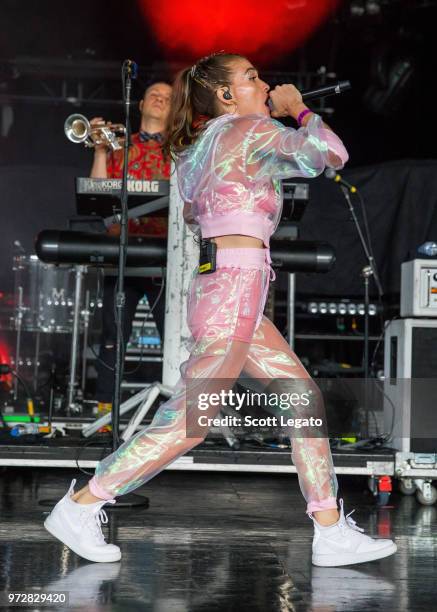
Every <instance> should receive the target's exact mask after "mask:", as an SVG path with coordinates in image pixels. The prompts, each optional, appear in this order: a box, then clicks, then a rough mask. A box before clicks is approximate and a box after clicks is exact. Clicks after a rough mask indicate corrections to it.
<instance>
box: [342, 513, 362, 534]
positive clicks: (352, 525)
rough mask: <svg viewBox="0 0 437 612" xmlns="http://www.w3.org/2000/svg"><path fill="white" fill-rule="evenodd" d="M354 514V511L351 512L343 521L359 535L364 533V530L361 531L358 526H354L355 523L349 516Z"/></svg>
mask: <svg viewBox="0 0 437 612" xmlns="http://www.w3.org/2000/svg"><path fill="white" fill-rule="evenodd" d="M353 512H355V509H354V510H352V512H349V514H346V516H345V520H346V523H347V524H348V525H349V527H350V528H351V529H353V530H354V531H360V532H361V533H364V529H362V528H361V527H358V525H357V524H356V522H355V521H354V519H353V518H351V514H352V513H353Z"/></svg>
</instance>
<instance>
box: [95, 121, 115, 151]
mask: <svg viewBox="0 0 437 612" xmlns="http://www.w3.org/2000/svg"><path fill="white" fill-rule="evenodd" d="M106 125H108V126H110V125H111V124H110V123H108V124H106V121H105V120H104V119H103V117H93V118H92V119H91V120H90V126H91V127H92V128H95V127H105V126H106ZM91 139H92V141H93V142H94V143H95V144H94V149H95V151H96V152H97V151H102V152H104V153H106V151H107V150H108V149H109V145H108V143H107V142H106V141H103V142H101V138H100V136H99V133H98V132H96V133H92V134H91ZM99 141H100V142H99Z"/></svg>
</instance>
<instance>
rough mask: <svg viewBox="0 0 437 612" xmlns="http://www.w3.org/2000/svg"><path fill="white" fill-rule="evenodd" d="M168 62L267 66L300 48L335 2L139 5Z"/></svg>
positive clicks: (191, 0)
mask: <svg viewBox="0 0 437 612" xmlns="http://www.w3.org/2000/svg"><path fill="white" fill-rule="evenodd" d="M138 1H139V2H140V5H141V8H142V11H143V14H144V15H145V17H146V18H147V20H148V22H149V23H150V25H151V26H152V28H153V29H154V31H155V33H156V36H157V38H158V40H159V41H160V43H161V45H162V47H163V49H164V52H165V54H166V56H167V57H168V58H169V59H178V60H184V61H191V60H193V59H197V58H199V57H202V56H203V55H207V54H209V53H211V52H213V51H220V50H222V49H223V50H226V51H229V52H234V53H241V54H243V55H247V56H248V57H250V59H252V60H253V61H256V62H257V63H258V64H260V65H268V63H269V62H271V61H272V60H273V59H275V58H277V57H280V56H283V55H284V54H285V53H287V52H289V51H291V50H293V49H295V48H296V47H297V46H298V45H300V44H301V43H303V42H304V41H305V40H306V39H307V38H308V36H309V35H310V34H311V33H312V32H313V31H314V30H315V29H316V28H317V27H318V26H319V25H320V24H321V23H322V22H323V21H324V20H325V19H326V17H327V16H328V15H329V14H330V13H332V12H333V11H334V10H335V9H336V7H337V5H338V4H339V2H340V0H276V1H275V0H273V2H267V1H266V0H213V1H212V2H210V3H208V2H205V0H165V2H156V0H138Z"/></svg>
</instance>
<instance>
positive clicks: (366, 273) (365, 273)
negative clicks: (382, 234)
mask: <svg viewBox="0 0 437 612" xmlns="http://www.w3.org/2000/svg"><path fill="white" fill-rule="evenodd" d="M340 188H341V190H342V192H343V195H344V198H345V200H346V203H347V206H348V208H349V212H350V214H351V217H352V220H353V222H354V224H355V227H356V230H357V233H358V236H359V239H360V242H361V246H362V247H363V251H364V255H365V257H366V259H367V262H368V265H366V266H364V268H363V269H362V271H361V275H362V277H363V279H364V355H363V369H364V406H365V409H366V435H367V436H368V435H369V411H368V408H367V403H368V396H369V393H368V384H369V305H370V296H369V279H370V277H372V276H373V278H374V280H375V284H376V287H377V289H378V293H379V295H380V296H382V295H383V291H382V286H381V282H380V280H379V276H378V271H377V269H376V266H375V260H374V258H373V256H372V254H371V252H370V248H369V245H368V244H367V243H366V239H365V237H364V234H363V231H362V229H361V225H360V222H359V220H358V217H357V214H356V212H355V208H354V205H353V204H352V199H351V197H350V193H349V189H348V188H347V187H346V186H345V185H340Z"/></svg>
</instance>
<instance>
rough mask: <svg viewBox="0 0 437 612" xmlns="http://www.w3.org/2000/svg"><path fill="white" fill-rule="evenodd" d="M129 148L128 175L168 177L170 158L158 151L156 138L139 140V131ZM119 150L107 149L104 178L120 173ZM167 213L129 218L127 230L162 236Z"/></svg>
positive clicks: (122, 155) (160, 146)
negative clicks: (144, 140)
mask: <svg viewBox="0 0 437 612" xmlns="http://www.w3.org/2000/svg"><path fill="white" fill-rule="evenodd" d="M131 142H132V146H131V147H130V149H129V167H128V177H129V178H133V179H142V180H168V179H170V161H169V159H167V158H166V157H164V154H163V152H162V145H161V144H160V143H159V142H156V140H147V141H146V142H142V141H141V140H140V135H139V133H137V134H132V136H131ZM123 158H124V154H123V150H122V149H121V150H118V151H111V152H110V153H109V155H108V160H107V163H106V171H107V174H108V178H121V177H122V175H123ZM167 233H168V216H165V217H151V216H150V215H145V216H143V217H139V218H137V219H129V234H131V235H132V234H133V235H137V236H138V235H140V236H155V237H166V236H167Z"/></svg>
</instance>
